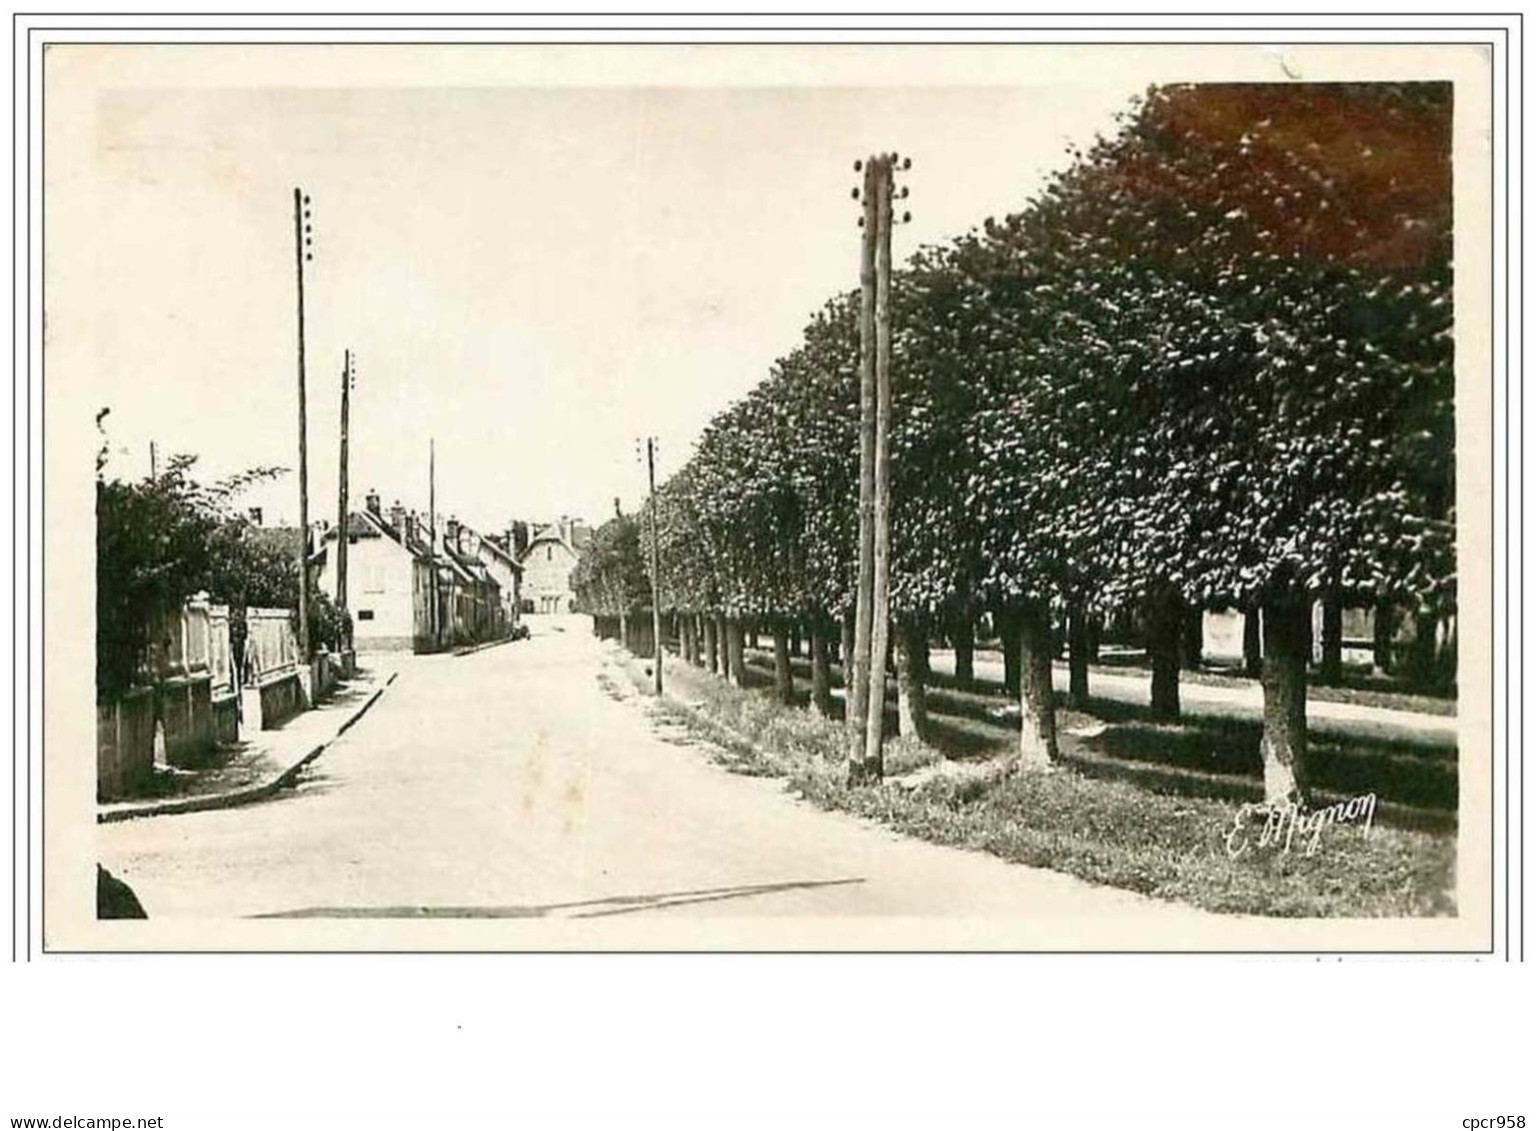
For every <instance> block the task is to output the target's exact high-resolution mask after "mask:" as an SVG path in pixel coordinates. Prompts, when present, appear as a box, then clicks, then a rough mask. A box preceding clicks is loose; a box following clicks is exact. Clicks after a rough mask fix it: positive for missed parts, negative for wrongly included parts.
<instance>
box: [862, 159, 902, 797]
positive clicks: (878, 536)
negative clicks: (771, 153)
mask: <svg viewBox="0 0 1536 1131" xmlns="http://www.w3.org/2000/svg"><path fill="white" fill-rule="evenodd" d="M895 159H896V157H895V154H891V155H889V156H884V157H881V158H880V159H879V160H878V161H876V162H873V164H874V165H875V167H876V169H877V174H876V177H875V186H874V187H875V232H876V236H875V466H874V491H875V503H874V593H873V596H872V601H871V606H870V608H871V613H872V620H873V627H872V628H871V630H870V642H869V702H868V705H867V711H868V714H867V718H866V724H865V735H864V776H865V778H866V779H868V780H872V781H878V780H879V779H880V777H881V775H882V773H883V771H884V766H883V764H882V763H883V759H882V757H881V754H882V735H883V730H884V724H885V656H886V652H887V651H888V650H889V642H890V611H891V609H890V606H891V445H890V429H891V192H892V186H891V166H892V164H893V163H894V161H895Z"/></svg>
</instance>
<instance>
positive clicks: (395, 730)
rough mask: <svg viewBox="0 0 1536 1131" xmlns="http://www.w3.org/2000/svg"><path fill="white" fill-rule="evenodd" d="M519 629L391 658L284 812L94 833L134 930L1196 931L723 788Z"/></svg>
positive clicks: (552, 632)
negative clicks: (993, 920) (1019, 924)
mask: <svg viewBox="0 0 1536 1131" xmlns="http://www.w3.org/2000/svg"><path fill="white" fill-rule="evenodd" d="M534 631H535V635H534V637H533V638H532V639H531V640H528V641H524V642H518V643H513V644H508V645H503V646H499V647H496V648H491V649H488V650H485V651H482V652H478V653H475V654H472V655H468V656H463V657H450V656H434V657H418V658H413V659H410V660H408V661H407V662H406V663H405V664H404V666H403V668H402V670H401V674H400V676H399V678H398V679H397V680H396V681H395V684H394V686H393V687H392V688H390V690H389V691H388V692H386V693H385V695H384V698H383V699H382V700H380V702H379V703H378V705H377V706H376V707H374V709H373V710H372V711H371V712H370V713H369V714H368V715H366V716H365V717H364V718H363V720H362V721H361V722H360V723H359V724H358V725H357V726H356V727H354V728H353V729H352V730H350V731H349V732H348V733H347V734H346V735H344V736H343V737H342V738H341V739H339V740H338V741H337V742H336V743H335V744H334V745H333V746H332V747H331V748H330V749H328V750H327V751H326V753H325V754H324V755H323V756H322V757H321V758H320V759H319V760H318V761H317V762H316V763H314V767H313V772H311V773H309V774H308V775H307V776H306V780H305V781H304V783H303V784H301V785H300V787H299V788H298V789H297V790H295V791H294V792H292V793H291V794H288V795H286V796H282V797H280V798H278V799H275V800H273V801H270V802H266V803H262V804H258V805H254V806H249V807H245V808H241V809H232V810H224V811H219V812H211V813H197V814H188V815H183V816H175V817H161V818H152V819H147V820H138V821H128V822H124V823H122V824H116V825H104V826H101V827H100V828H99V829H98V830H97V833H98V836H99V838H100V840H99V853H100V858H101V860H102V861H103V862H104V863H105V864H106V865H107V867H108V868H110V869H111V870H112V871H113V872H114V873H116V874H118V875H119V876H121V877H123V878H124V879H125V880H127V881H128V882H129V883H130V884H132V885H133V887H134V888H135V890H136V891H137V893H138V895H139V897H140V899H141V900H142V902H143V903H144V905H145V907H146V908H147V910H148V912H149V914H150V916H151V918H152V919H153V918H163V917H167V916H195V917H199V918H203V917H209V916H215V917H223V916H271V915H279V916H310V917H321V918H334V919H359V918H360V919H384V918H393V917H415V918H420V917H432V916H439V915H441V916H472V917H476V918H522V917H529V916H539V917H582V916H610V915H624V916H629V917H630V918H631V919H633V918H637V917H658V916H678V915H690V916H745V915H751V916H790V915H795V916H799V915H815V916H933V915H955V916H1029V917H1032V918H1033V917H1039V916H1063V915H1065V916H1071V917H1073V919H1074V920H1081V921H1083V922H1091V921H1098V922H1100V923H1103V922H1107V921H1110V920H1111V919H1112V920H1113V921H1115V922H1119V921H1122V920H1123V919H1124V917H1127V916H1130V917H1135V919H1136V921H1138V922H1142V923H1145V924H1147V925H1148V927H1149V928H1151V927H1152V926H1154V925H1155V926H1156V927H1157V929H1158V933H1164V934H1165V933H1166V932H1168V931H1176V930H1179V929H1181V925H1182V924H1184V923H1195V922H1196V921H1203V920H1205V918H1206V917H1204V916H1201V915H1200V914H1198V913H1196V912H1194V911H1191V910H1188V909H1186V908H1182V907H1178V906H1174V905H1170V904H1163V903H1158V902H1154V901H1151V900H1147V899H1144V898H1142V897H1139V896H1135V895H1133V894H1131V893H1127V892H1121V891H1116V890H1112V889H1107V888H1101V887H1095V886H1092V885H1089V884H1086V883H1083V882H1082V881H1079V880H1076V879H1073V878H1071V877H1067V876H1063V875H1059V874H1057V873H1052V872H1046V871H1041V870H1036V869H1030V868H1025V867H1021V866H1017V865H1010V864H1007V863H1004V862H1003V861H1001V860H998V859H996V858H993V857H990V856H986V855H984V854H981V853H970V852H963V851H960V850H958V849H948V848H941V847H938V846H935V845H930V844H926V843H923V842H921V841H917V840H913V839H909V838H905V837H900V836H897V835H896V834H894V833H892V832H890V831H889V830H886V829H883V828H880V827H878V826H875V825H872V824H869V823H866V822H862V821H859V820H856V819H854V818H851V817H848V816H845V815H842V814H834V813H826V812H823V811H820V810H817V809H815V808H814V807H812V806H810V805H809V804H807V803H805V802H802V801H797V800H796V799H794V798H793V797H791V796H790V795H788V794H787V793H785V791H784V789H783V785H782V783H781V782H778V781H774V780H767V779H757V778H749V777H742V776H739V775H734V774H730V773H728V772H726V771H725V770H723V769H721V768H720V767H718V766H716V765H714V764H712V763H711V762H710V761H709V759H708V757H707V755H706V751H705V750H703V749H701V748H699V747H698V746H696V745H691V744H688V743H686V742H684V741H680V739H679V735H678V734H677V733H676V732H675V731H674V732H672V733H671V734H668V733H667V732H666V731H665V730H664V729H663V730H661V731H658V728H657V727H656V726H655V725H654V723H653V721H652V720H651V719H650V717H649V716H648V714H647V713H646V712H647V708H646V707H645V705H644V702H643V699H642V697H639V696H631V697H629V698H627V699H624V700H616V699H615V698H613V697H612V695H611V694H610V693H608V692H605V690H604V689H603V687H602V686H601V684H600V681H599V678H598V677H599V670H600V668H601V666H602V664H603V659H602V657H603V655H604V653H603V652H602V649H601V646H599V645H598V644H597V643H596V642H595V641H593V640H592V638H591V637H590V635H589V634H588V632H587V631H586V628H585V624H584V622H581V621H579V620H575V619H572V620H568V621H567V620H554V619H540V620H538V621H537V623H536V625H535V629H534ZM1105 917H1109V919H1106V918H1105ZM759 921H760V920H759ZM1165 937H1167V936H1166V934H1165ZM781 941H783V940H781Z"/></svg>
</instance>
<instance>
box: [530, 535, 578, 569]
mask: <svg viewBox="0 0 1536 1131" xmlns="http://www.w3.org/2000/svg"><path fill="white" fill-rule="evenodd" d="M546 542H554V543H557V544H559V545H561V546H564V547H565V548H566V549H567V550H569V551H570V552H571V556H572V557H579V556H580V555H579V554H578V553H577V550H576V547H575V546H573V545H571V543H570V542H569V541H568V540H567V539H566V538H565V536H564V535H563V534H561V533H560V531H559V529H558V528H557V527H549V528H547V529H545V530H541V531H539V532H538V533H537V534H535V535H534V536H533V537H532V538H530V539H529V540H528V548H527V549H526V550H524V551H523V559H522V560H523V561H527V560H528V555H529V554H531V553H533V550H534V547H535V546H542V545H544V544H545V543H546Z"/></svg>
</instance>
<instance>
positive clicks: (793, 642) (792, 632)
mask: <svg viewBox="0 0 1536 1131" xmlns="http://www.w3.org/2000/svg"><path fill="white" fill-rule="evenodd" d="M801 651H802V648H801V640H800V622H799V621H795V622H794V623H793V624H791V625H790V626H789V654H790V655H791V656H793V657H794V658H795V659H797V660H798V659H799V658H800V653H801Z"/></svg>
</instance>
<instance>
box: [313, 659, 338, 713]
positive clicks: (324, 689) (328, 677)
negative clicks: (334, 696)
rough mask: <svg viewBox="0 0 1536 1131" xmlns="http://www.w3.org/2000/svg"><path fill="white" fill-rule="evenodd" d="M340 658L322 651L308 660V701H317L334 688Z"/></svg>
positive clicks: (336, 681)
mask: <svg viewBox="0 0 1536 1131" xmlns="http://www.w3.org/2000/svg"><path fill="white" fill-rule="evenodd" d="M340 669H341V660H340V658H339V657H337V656H332V655H330V654H329V653H322V654H321V655H319V656H316V657H315V658H314V659H313V660H311V661H310V662H309V692H310V701H311V702H317V701H319V700H321V699H324V698H325V697H326V696H327V695H329V694H330V693H331V692H332V691H334V690H336V684H337V683H338V682H339V679H338V674H339V672H340Z"/></svg>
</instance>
